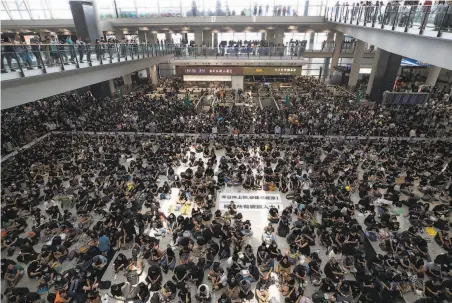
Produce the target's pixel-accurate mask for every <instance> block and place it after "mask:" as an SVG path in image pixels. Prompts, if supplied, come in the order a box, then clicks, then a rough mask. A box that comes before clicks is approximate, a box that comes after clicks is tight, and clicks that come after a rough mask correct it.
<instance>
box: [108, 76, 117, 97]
mask: <svg viewBox="0 0 452 303" xmlns="http://www.w3.org/2000/svg"><path fill="white" fill-rule="evenodd" d="M108 85H109V86H110V93H111V96H114V95H115V93H116V88H115V83H114V81H113V79H110V80H108Z"/></svg>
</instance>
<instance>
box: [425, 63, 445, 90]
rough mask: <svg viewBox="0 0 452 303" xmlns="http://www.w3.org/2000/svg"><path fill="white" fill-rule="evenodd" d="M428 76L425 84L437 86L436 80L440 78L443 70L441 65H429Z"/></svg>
mask: <svg viewBox="0 0 452 303" xmlns="http://www.w3.org/2000/svg"><path fill="white" fill-rule="evenodd" d="M427 70H428V76H427V80H426V81H425V85H429V86H432V87H433V86H435V84H436V80H438V76H439V73H440V72H441V67H438V66H433V65H432V66H428V67H427Z"/></svg>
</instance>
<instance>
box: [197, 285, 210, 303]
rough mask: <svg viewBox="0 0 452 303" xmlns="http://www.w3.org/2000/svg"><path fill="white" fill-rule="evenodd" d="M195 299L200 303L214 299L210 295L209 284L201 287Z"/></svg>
mask: <svg viewBox="0 0 452 303" xmlns="http://www.w3.org/2000/svg"><path fill="white" fill-rule="evenodd" d="M195 297H196V299H197V300H198V301H199V302H200V303H203V302H210V300H211V299H212V297H211V295H210V289H209V286H207V284H201V285H199V287H198V290H197V291H196V295H195Z"/></svg>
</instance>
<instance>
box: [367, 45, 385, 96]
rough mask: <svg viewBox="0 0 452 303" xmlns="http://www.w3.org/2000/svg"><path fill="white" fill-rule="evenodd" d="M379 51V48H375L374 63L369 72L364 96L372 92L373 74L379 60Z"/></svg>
mask: <svg viewBox="0 0 452 303" xmlns="http://www.w3.org/2000/svg"><path fill="white" fill-rule="evenodd" d="M381 51H382V50H381V48H377V51H376V52H375V57H374V62H372V71H371V72H370V76H369V82H367V89H366V95H370V92H371V91H372V85H373V84H374V80H375V74H376V72H377V68H378V60H380V55H381Z"/></svg>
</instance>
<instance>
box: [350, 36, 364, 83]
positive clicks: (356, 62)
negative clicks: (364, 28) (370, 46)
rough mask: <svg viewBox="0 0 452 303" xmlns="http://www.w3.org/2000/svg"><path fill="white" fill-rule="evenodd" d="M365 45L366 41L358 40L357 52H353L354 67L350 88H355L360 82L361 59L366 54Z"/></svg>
mask: <svg viewBox="0 0 452 303" xmlns="http://www.w3.org/2000/svg"><path fill="white" fill-rule="evenodd" d="M364 45H365V43H364V41H361V40H358V41H356V45H355V52H354V54H353V63H352V69H351V71H350V76H349V78H348V88H349V89H350V90H353V89H354V88H355V86H356V84H357V83H358V76H359V69H360V68H361V61H362V59H363V54H364Z"/></svg>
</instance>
